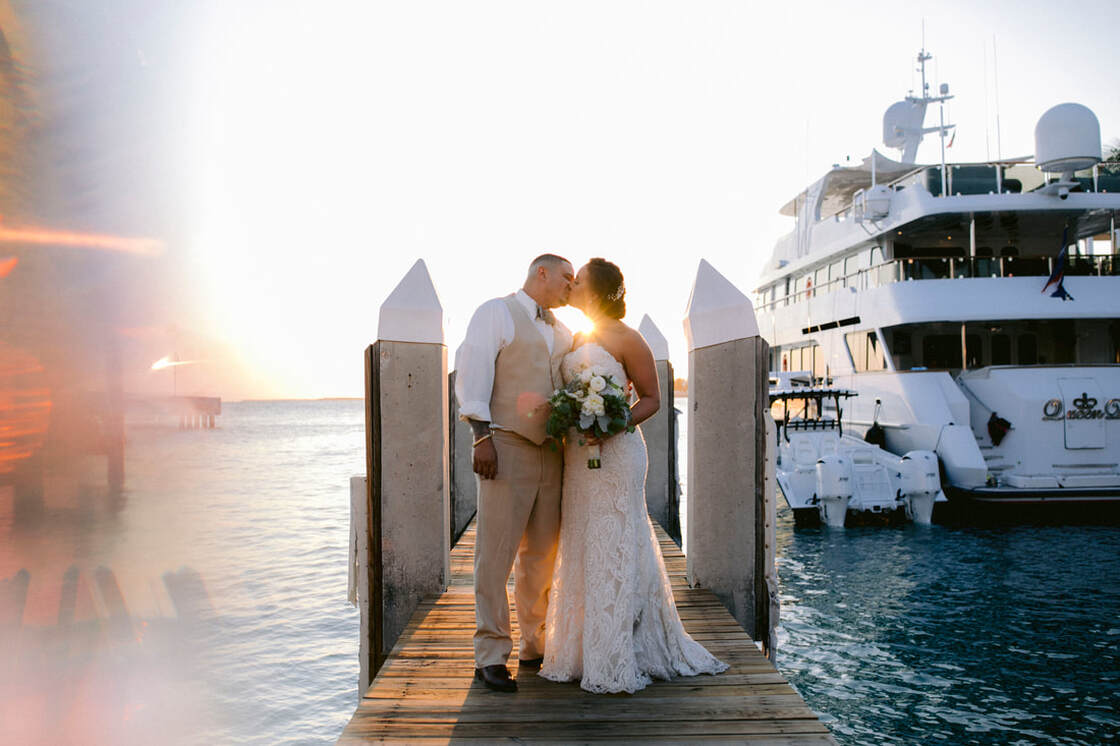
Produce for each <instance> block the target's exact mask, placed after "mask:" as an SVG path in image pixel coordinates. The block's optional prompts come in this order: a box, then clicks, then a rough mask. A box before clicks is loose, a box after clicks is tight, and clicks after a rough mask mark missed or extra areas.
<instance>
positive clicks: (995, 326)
mask: <svg viewBox="0 0 1120 746" xmlns="http://www.w3.org/2000/svg"><path fill="white" fill-rule="evenodd" d="M928 59H930V56H929V55H928V54H926V52H925V50H922V52H921V53H920V54H919V55H918V63H919V65H920V70H921V72H922V90H921V95H920V96H908V97H907V98H906V99H905V100H903V101H900V102H898V103H896V104H894V105H893V106H891V107H890V108H889V109H888V110H887V113H886V115H885V116H884V120H883V130H884V132H883V135H884V138H883V139H884V145H886V146H887V147H892V148H898V149H900V150H901V151H902V152H901V155H900V157H899V159H898V160H894V159H891V158H887V157H884V156H883V155H881V154H880V153H878V152H877V151H875V150H872V152H871V155H870V157H868V158H867V159H865V160H864V161H863V163H862V165H859V166H856V167H839V166H834V167H833V168H832V169H831V170H830V171H829V172H828V173H826V174H825V175H824V176H823V177H822V178H821V179H819V180H818V181H817V182H815V183H814V184H812V185H811V186H809V187H808V188H807V189H805V191H803V192H802V193H801V194H798V195H797V196H796V197H795V198H794V199H793V200H791V201H790V202H789V203H788V204H787V205H786V206H785V207H784V208H783V209H782V212H783V214H786V215H789V216H790V217H792V218H793V219H794V220H795V223H796V224H795V227H794V230H793V231H792V232H790V233H789V234H788V235H786V236H785V237H783V238H782V239H780V240H779V241H778V243H777V245H776V247H775V249H774V253H773V257H772V258H771V260H770V261H769V262H768V264H767V266H766V268H765V271H764V274H763V276H762V279H761V283H760V285H759V287H758V289H757V291H756V298H755V308H756V313H757V317H758V323H759V328H760V330H761V332H762V334H763V336H764V337H765V338H766V339H767V340H768V341H769V343H770V345H771V354H772V358H771V369H772V370H773V371H775V372H781V371H787V372H788V371H799V370H810V371H812V372H813V376H814V378H815V379H817V380H819V381H821V382H825V383H828V384H832V385H835V386H838V387H841V388H844V389H850V390H852V391H855V392H857V393H858V394H859V395H858V396H857V397H855V398H853V399H851V400H850V404H849V405H847V406H846V408H845V409H844V411H843V413H842V423H843V427H844V429H845V431H847V432H849V433H856V434H858V435H867V434H868V430H869V429H871V430H872V432H871V433H870V435H871V437H872V439H879V440H881V441H884V442H885V446H886V448H887V449H889V450H890V451H892V452H893V453H896V454H903V453H906V452H908V451H914V450H929V451H933V452H934V453H936V454H937V457H938V460H939V462H940V470H941V477H942V485H943V487H944V489H945V491H946V492H947V493H948V495H949V498H950V501H951V502H950V504H951V505H955V506H957V507H960V506H968V505H976V504H978V503H983V504H987V505H994V504H1002V505H1007V506H1008V509H1011V510H1015V509H1014V508H1011V507H1010V506H1012V505H1018V506H1020V508H1022V507H1023V504H1024V503H1036V504H1037V503H1059V504H1062V505H1069V506H1072V505H1080V506H1082V507H1086V506H1087V507H1089V508H1090V510H1093V511H1097V510H1102V511H1103V510H1104V509H1109V508H1113V509H1114V508H1116V507H1117V506H1120V467H1118V464H1120V321H1118V317H1120V257H1118V256H1117V232H1116V213H1117V211H1118V210H1120V163H1117V164H1116V165H1115V166H1113V165H1112V164H1111V163H1102V162H1101V136H1100V126H1099V124H1098V122H1097V119H1096V116H1095V115H1094V114H1093V113H1092V112H1091V111H1090V110H1089V109H1087V108H1086V107H1084V106H1081V105H1078V104H1068V103H1067V104H1059V105H1057V106H1054V107H1053V108H1051V109H1049V110H1048V111H1047V112H1046V113H1045V114H1044V115H1043V116H1042V117H1041V119H1040V120H1039V121H1038V123H1037V126H1036V128H1035V150H1036V152H1035V155H1034V157H1033V158H1032V157H1024V158H1011V159H1001V160H997V161H992V162H987V163H960V164H955V163H946V162H945V160H944V153H945V137H946V135H947V133H948V132H949V131H950V130H951V128H952V127H953V125H949V124H945V123H944V115H943V114H942V118H941V123H939V124H938V125H937V126H935V127H928V128H927V127H925V126H924V120H925V114H926V110H927V108H928V107H929V106H930V105H931V104H938V105H939V106H940V107H943V105H944V101H946V100H947V99H948V98H950V96H949V92H948V87H947V86H945V85H942V86H941V88H940V92H939V95H937V96H932V95H930V90H929V85H928V84H927V83H926V79H925V62H926V61H927V60H928ZM934 133H936V135H937V136H938V137H940V138H941V143H942V147H941V153H942V157H941V163H940V164H937V165H932V166H931V165H918V164H916V163H915V162H914V158H915V156H916V153H917V150H918V144H919V143H920V141H921V140H922V137H923V136H924V135H927V134H934ZM873 425H877V427H874V428H873Z"/></svg>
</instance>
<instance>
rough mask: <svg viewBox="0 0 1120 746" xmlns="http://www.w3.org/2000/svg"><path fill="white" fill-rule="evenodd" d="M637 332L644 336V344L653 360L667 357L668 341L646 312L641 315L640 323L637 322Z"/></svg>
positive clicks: (666, 358)
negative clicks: (647, 346)
mask: <svg viewBox="0 0 1120 746" xmlns="http://www.w3.org/2000/svg"><path fill="white" fill-rule="evenodd" d="M638 332H639V333H640V334H641V335H642V336H643V337H645V338H646V344H647V345H649V349H650V351H651V352H652V353H653V359H654V360H668V359H669V342H668V341H666V339H665V335H664V334H662V333H661V330H660V329H658V328H657V324H655V323H653V319H651V318H650V317H649V314H648V313H647V314H646V315H645V316H643V317H642V323H641V324H638Z"/></svg>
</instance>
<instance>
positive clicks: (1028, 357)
mask: <svg viewBox="0 0 1120 746" xmlns="http://www.w3.org/2000/svg"><path fill="white" fill-rule="evenodd" d="M1018 363H1019V365H1037V364H1038V340H1037V339H1036V338H1035V336H1034V335H1033V334H1020V335H1019V360H1018Z"/></svg>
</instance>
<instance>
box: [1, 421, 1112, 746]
mask: <svg viewBox="0 0 1120 746" xmlns="http://www.w3.org/2000/svg"><path fill="white" fill-rule="evenodd" d="M681 427H682V434H683V431H684V428H685V427H686V424H685V422H684V420H683V418H682V422H681ZM363 434H364V414H363V407H362V403H361V402H354V401H327V402H247V403H233V404H227V405H226V406H225V408H224V411H223V414H222V416H221V417H220V418H219V428H218V429H217V430H214V431H202V432H198V431H193V432H192V431H185V432H184V431H178V430H174V429H159V428H154V429H153V428H133V429H132V430H130V432H129V448H128V453H127V458H128V474H127V491H126V494H125V495H124V497H123V499H121V500H119V501H109V500H105V499H103V498H101V497H98V496H97V495H96V494H95V491H93V488H90V489H89V490H87V491H86V494H79V495H77V496H75V498H74V499H73V500H69V501H67V500H53V501H48V506H47V515H46V520H44V521H42V522H40V523H38V524H32V525H21V524H20V523H19V522H14V521H13V519H12V515H11V513H10V512H5V511H8V510H9V505H10V503H9V502H8V501H6V500H4V499H0V536H2V537H5V540H3V541H0V578H3V577H9V576H11V575H12V574H13V572H14V571H15V569H18V568H19V567H21V566H23V567H28V569H29V570H30V571H31V573H32V585H31V592H30V593H29V611H28V614H27V615H25V624H31V625H36V624H37V625H48V624H49V623H50V614H51V613H53V611H54V609H56V608H57V590H55V592H54V595H53V596H52V595H51V594H50V593H49V592H46V593H45V594H44V587H47V588H48V590H49V586H50V585H51V582H50V580H51V579H54V578H59V577H61V573H62V571H63V570H64V569H65V568H66V566H68V565H69V564H76V565H78V566H79V567H80V568H82V570H83V571H84V572H88V571H91V570H92V568H93V567H95V566H98V565H105V566H108V567H112V568H113V569H114V571H115V572H116V573H117V575H118V578H119V579H120V582H121V585H122V589H123V590H124V594H125V597H126V599H127V600H128V601H129V605H130V610H131V611H132V612H133V615H134V616H136V617H138V618H143V619H147V620H149V624H148V626H147V627H145V628H144V629H143V630H142V634H138V638H139V642H137V643H129V644H122V645H116V646H113V647H111V648H108V649H102V650H101V651H100V652H99V653H97V654H96V655H93V656H87V657H86V658H83V659H81V660H75V659H74V657H73V655H70V656H69V657H67V656H62V657H60V658H58V659H57V660H55V661H54V663H53V665H52V666H49V667H47V669H46V671H47V672H46V673H44V674H42V676H41V680H38V679H36V680H32V681H28V680H20V681H19V682H17V685H16V687H15V690H16V691H17V693H19V694H20V695H21V698H19V699H18V702H17V704H18V706H19V708H20V711H19V712H20V715H21V716H22V717H23V718H24V720H26V723H25V725H26V726H27V728H26V729H25V730H24V731H22V732H20V735H23V736H26V735H27V733H28V732H29V730H28V729H31V728H38V729H39V730H38V732H39V734H40V736H41V738H40V740H39V742H42V743H48V742H59V741H64V740H67V739H66V738H62V737H58V736H60V735H61V736H65V735H66V734H68V733H70V732H71V731H70V730H68V728H77V727H79V726H78V725H74V724H73V723H72V722H71V721H74V720H79V721H81V723H80V727H81V728H82V729H83V730H81V731H80V732H81V733H83V734H85V737H84V738H81V739H70V740H85V741H94V742H97V741H100V742H105V743H146V742H162V743H176V742H195V743H252V744H257V743H259V744H282V743H290V744H297V743H298V744H304V743H308V744H310V743H330V742H333V741H334V740H335V739H336V738H337V737H338V735H339V734H340V733H341V731H342V728H343V727H344V726H345V724H346V722H347V720H348V719H349V717H350V715H351V714H352V713H353V711H354V708H355V707H356V705H357V646H358V614H357V611H356V610H355V609H354V608H353V607H351V606H350V605H349V604H348V603H347V601H346V587H347V574H346V556H347V546H348V530H349V488H348V479H349V477H350V475H352V474H360V473H363V472H364V469H365V460H364V459H365V457H364V453H363V450H362V448H363V447H362V443H363ZM681 449H682V450H681V455H682V459H681V460H682V468H683V466H684V463H683V462H684V461H685V459H684V458H683V456H684V454H685V445H684V443H683V439H682V444H681ZM0 497H2V495H0ZM778 557H779V560H778V561H779V573H780V576H781V593H782V625H781V628H780V630H779V655H778V667H779V669H780V670H781V671H782V673H784V674H785V675H786V676H787V677H788V678H789V679H790V681H791V682H792V683H793V685H794V686H795V687H796V688H797V690H798V691H799V692H800V693H801V694H802V696H804V697H805V699H806V701H807V702H808V703H809V705H810V707H812V708H813V709H814V710H815V711H816V712H818V713H820V715H821V717H822V718H823V719H824V720H825V722H827V723H828V725H829V727H830V728H831V729H832V731H833V733H834V734H835V736H836V738H837V740H838V741H839V742H840V743H842V744H880V743H907V744H917V743H936V742H941V743H947V744H971V743H977V744H987V743H991V744H1017V743H1023V744H1026V743H1031V744H1034V743H1060V744H1100V743H1108V742H1115V741H1116V739H1117V736H1116V733H1117V732H1118V731H1120V718H1117V716H1116V715H1115V714H1114V712H1113V710H1114V709H1115V703H1116V702H1117V701H1118V700H1120V697H1118V694H1120V681H1118V679H1120V652H1118V650H1120V580H1118V577H1120V575H1118V573H1117V569H1120V568H1118V567H1117V565H1118V563H1120V529H1116V528H1111V527H1072V526H1071V527H1049V528H1034V527H1019V528H1006V529H946V528H942V527H936V526H935V527H932V528H920V527H903V528H897V529H894V528H878V529H849V530H846V531H828V530H802V529H798V530H794V528H793V525H792V519H791V517H790V516H788V515H786V514H784V513H783V514H782V515H780V519H779V528H778ZM184 566H188V567H191V568H193V569H195V570H197V571H198V572H199V573H200V575H201V576H202V577H203V579H204V580H205V582H206V584H207V588H208V590H209V593H210V596H211V598H212V601H213V604H214V607H215V610H216V611H217V619H216V620H215V621H213V622H211V623H208V624H204V625H201V626H198V627H189V626H188V627H184V625H182V624H175V623H173V622H171V621H164V622H159V621H158V619H159V618H161V616H162V617H163V618H165V619H166V618H168V617H170V618H172V619H173V616H174V615H173V614H170V613H169V610H168V608H167V604H168V601H167V599H166V596H165V595H161V594H160V593H159V591H158V589H159V585H160V583H159V579H160V576H161V574H162V573H163V572H165V571H167V570H175V569H178V568H180V567H184ZM55 585H56V586H57V583H55ZM52 603H53V606H52ZM28 639H31V638H28ZM0 673H2V672H0ZM76 677H79V678H82V680H89V681H93V682H96V683H97V687H96V688H94V687H87V688H86V689H85V690H83V691H85V693H84V694H82V693H81V692H79V693H75V692H73V691H70V689H73V687H70V689H66V687H65V686H62V685H63V684H65V682H69V681H72V680H73V679H75V678H76ZM60 682H61V684H60ZM3 684H4V682H3V680H2V676H0V687H2V686H3ZM11 686H12V685H11V682H9V687H11ZM60 686H62V688H63V689H66V691H65V692H64V696H63V697H62V699H61V704H58V701H59V691H60ZM90 689H95V691H97V692H100V699H98V698H97V697H93V695H91V694H89V690H90ZM36 697H40V698H41V699H42V700H43V702H45V703H48V704H44V705H43V706H41V707H39V706H37V707H28V706H27V703H28V702H36V701H38V700H36V699H35V698H36ZM91 697H93V699H92V700H91V699H90V698H91ZM8 701H9V702H11V701H12V700H11V698H10V697H9V698H8ZM91 701H92V702H94V703H96V704H97V706H98V710H97V711H98V712H100V713H101V716H100V719H99V720H97V721H96V722H94V724H93V726H92V728H93V731H92V732H93V733H95V734H97V737H91V736H90V735H89V734H90V733H91V730H90V728H91V725H90V720H89V713H90V711H91V708H90V707H89V704H90V702H91ZM50 702H55V703H56V704H55V705H54V709H53V710H52V709H51V706H49V703H50ZM13 709H14V707H13V708H9V710H8V711H7V712H6V713H5V712H0V715H5V714H7V715H11V712H12V710H13ZM27 713H31V715H28V714H27ZM35 713H39V715H38V716H37V717H38V719H36V716H35ZM75 713H76V714H75ZM11 723H12V720H11V718H7V719H5V718H4V717H0V736H5V735H8V736H11V735H12V733H13V732H15V731H14V730H11V731H10V732H9V733H7V734H5V731H4V728H5V727H8V728H9V729H14V728H15V726H12V725H11ZM44 734H45V735H44ZM52 736H53V737H52ZM0 741H4V742H21V743H32V742H35V739H29V738H26V737H24V738H19V739H15V738H11V737H8V738H4V737H0Z"/></svg>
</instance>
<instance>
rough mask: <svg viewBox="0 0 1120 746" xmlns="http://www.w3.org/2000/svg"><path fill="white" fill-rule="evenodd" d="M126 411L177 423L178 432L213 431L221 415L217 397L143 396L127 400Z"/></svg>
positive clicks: (219, 402)
mask: <svg viewBox="0 0 1120 746" xmlns="http://www.w3.org/2000/svg"><path fill="white" fill-rule="evenodd" d="M128 409H129V411H130V412H131V413H135V414H136V415H137V416H140V417H143V418H146V419H153V420H156V421H167V422H175V421H176V420H177V421H178V423H179V429H180V430H202V429H213V428H214V427H215V423H216V418H217V417H218V416H219V415H220V414H221V413H222V399H221V397H218V396H145V397H136V398H132V399H129V400H128Z"/></svg>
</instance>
